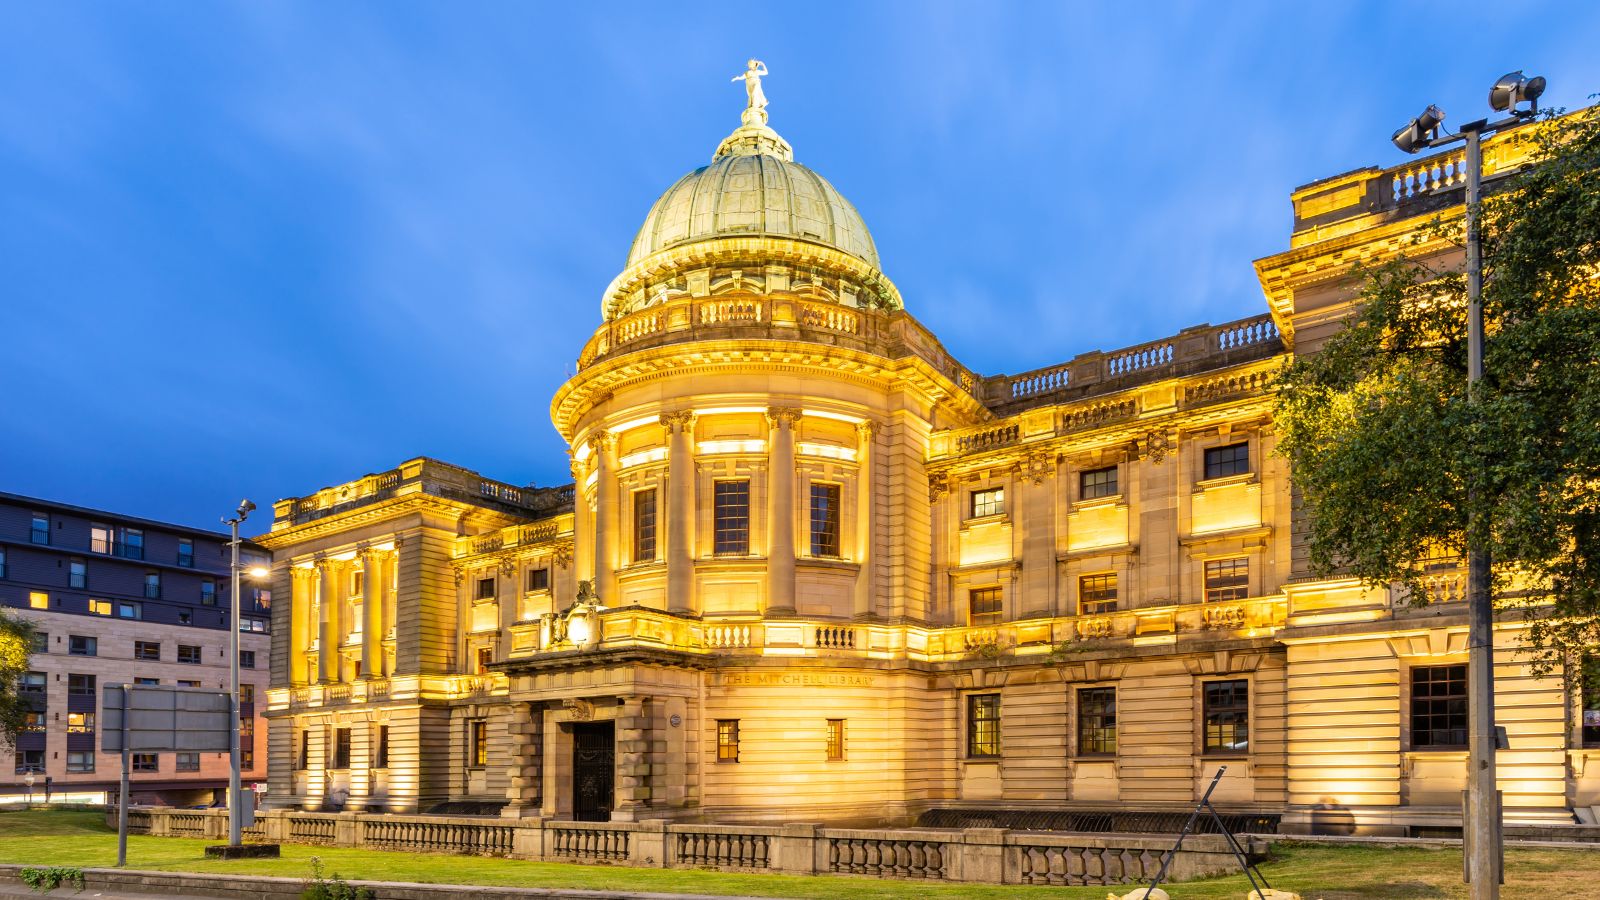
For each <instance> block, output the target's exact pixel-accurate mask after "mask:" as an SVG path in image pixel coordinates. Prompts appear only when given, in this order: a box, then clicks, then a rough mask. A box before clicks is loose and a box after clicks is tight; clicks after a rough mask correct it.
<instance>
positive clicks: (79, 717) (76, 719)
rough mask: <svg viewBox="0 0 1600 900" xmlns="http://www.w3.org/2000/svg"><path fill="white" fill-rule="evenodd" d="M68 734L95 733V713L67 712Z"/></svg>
mask: <svg viewBox="0 0 1600 900" xmlns="http://www.w3.org/2000/svg"><path fill="white" fill-rule="evenodd" d="M67 734H94V713H92V712H69V713H67Z"/></svg>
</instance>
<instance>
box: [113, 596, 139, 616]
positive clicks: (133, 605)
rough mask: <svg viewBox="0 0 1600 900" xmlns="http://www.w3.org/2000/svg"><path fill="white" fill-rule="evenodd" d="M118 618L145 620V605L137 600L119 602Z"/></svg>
mask: <svg viewBox="0 0 1600 900" xmlns="http://www.w3.org/2000/svg"><path fill="white" fill-rule="evenodd" d="M117 618H119V619H142V618H144V604H143V603H140V602H139V601H137V600H118V601H117Z"/></svg>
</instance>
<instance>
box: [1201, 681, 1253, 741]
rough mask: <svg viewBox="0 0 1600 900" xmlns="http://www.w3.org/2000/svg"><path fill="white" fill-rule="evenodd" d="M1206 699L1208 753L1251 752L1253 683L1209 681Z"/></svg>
mask: <svg viewBox="0 0 1600 900" xmlns="http://www.w3.org/2000/svg"><path fill="white" fill-rule="evenodd" d="M1201 690H1202V692H1203V695H1204V707H1205V709H1204V713H1205V752H1207V753H1243V752H1245V751H1246V750H1249V749H1250V682H1248V681H1245V680H1244V679H1242V678H1240V679H1236V680H1233V681H1208V682H1205V683H1204V684H1202V685H1201Z"/></svg>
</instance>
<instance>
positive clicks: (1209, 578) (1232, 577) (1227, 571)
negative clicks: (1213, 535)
mask: <svg viewBox="0 0 1600 900" xmlns="http://www.w3.org/2000/svg"><path fill="white" fill-rule="evenodd" d="M1248 596H1250V560H1248V559H1246V558H1244V557H1239V558H1237V559H1208V560H1206V602H1207V603H1222V602H1226V601H1229V600H1243V599H1244V598H1246V597H1248Z"/></svg>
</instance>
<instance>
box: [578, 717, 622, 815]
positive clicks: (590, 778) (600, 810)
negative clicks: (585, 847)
mask: <svg viewBox="0 0 1600 900" xmlns="http://www.w3.org/2000/svg"><path fill="white" fill-rule="evenodd" d="M615 748H616V735H615V731H614V726H613V724H612V723H611V722H578V723H574V724H573V726H572V818H573V819H575V820H577V821H579V822H609V821H611V803H612V799H611V798H612V790H613V788H614V786H615V782H616V764H615V762H614V757H615V753H616V751H615Z"/></svg>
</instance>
